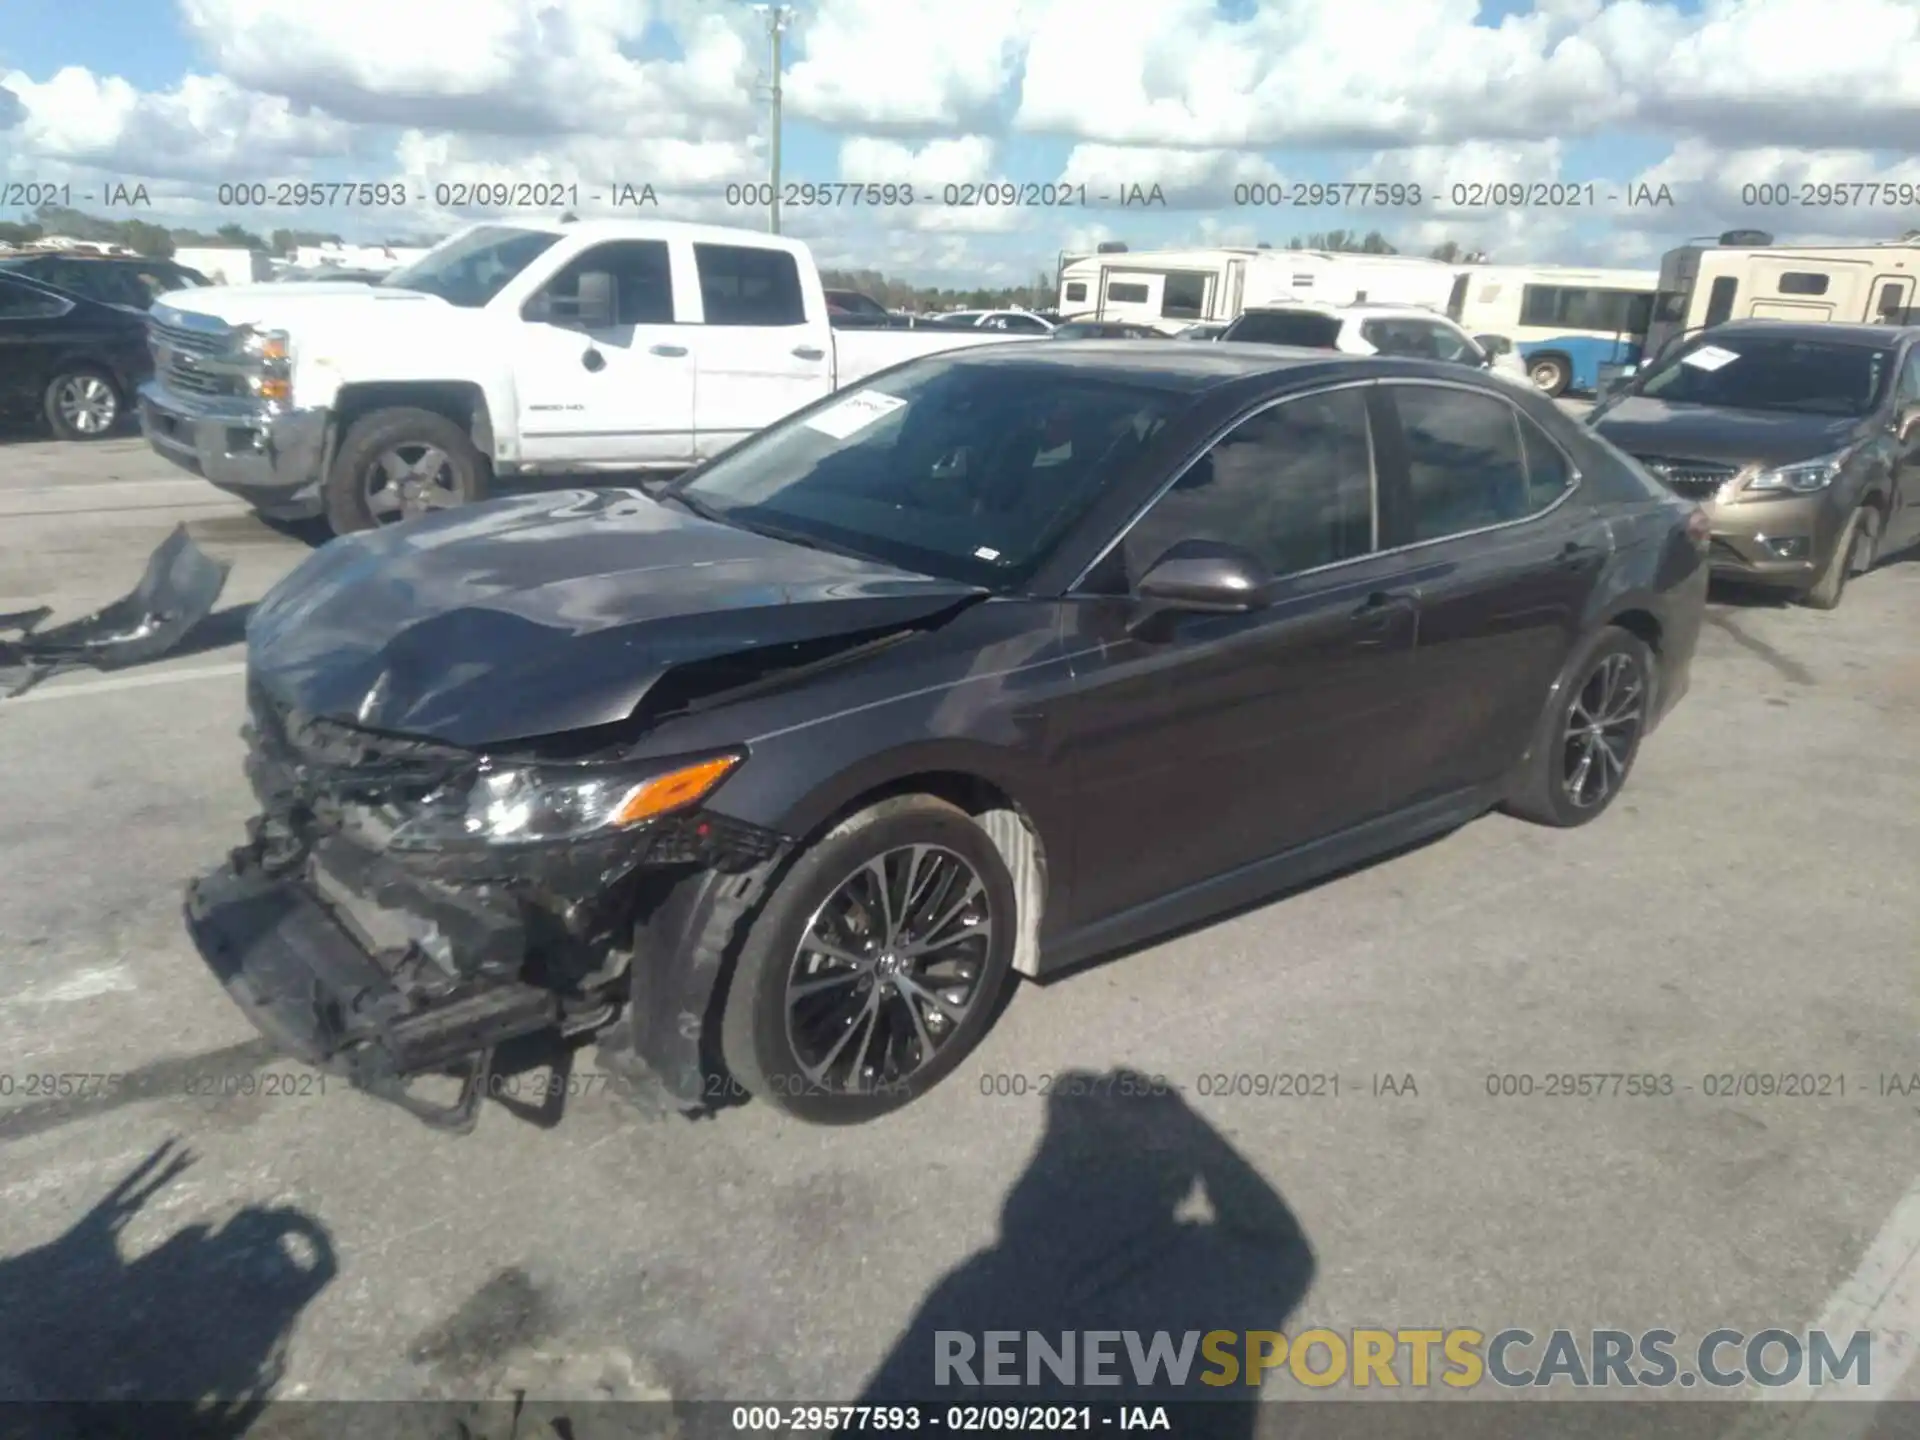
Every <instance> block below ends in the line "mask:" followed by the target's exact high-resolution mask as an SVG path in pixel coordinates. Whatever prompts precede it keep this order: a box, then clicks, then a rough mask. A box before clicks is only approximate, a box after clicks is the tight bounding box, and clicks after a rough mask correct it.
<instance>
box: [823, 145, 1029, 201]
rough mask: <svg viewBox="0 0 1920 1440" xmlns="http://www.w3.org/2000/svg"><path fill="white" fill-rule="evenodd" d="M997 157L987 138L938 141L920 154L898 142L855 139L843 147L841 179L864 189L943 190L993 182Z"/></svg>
mask: <svg viewBox="0 0 1920 1440" xmlns="http://www.w3.org/2000/svg"><path fill="white" fill-rule="evenodd" d="M993 155H994V146H993V141H992V140H991V139H989V138H988V137H987V136H985V135H961V136H959V137H957V138H955V139H952V140H934V141H930V142H929V143H927V144H926V145H923V146H921V147H920V148H919V149H917V150H916V149H915V148H914V147H913V146H911V145H903V144H901V143H899V142H898V141H896V140H880V139H876V138H874V137H873V136H871V135H853V136H849V137H848V138H847V139H846V140H844V141H842V142H841V145H840V178H841V179H842V180H850V181H853V182H854V183H856V184H861V185H912V186H914V187H915V189H916V190H940V189H942V188H943V187H944V186H947V185H959V184H966V183H968V182H975V183H977V182H979V181H982V180H987V179H990V178H992V175H993Z"/></svg>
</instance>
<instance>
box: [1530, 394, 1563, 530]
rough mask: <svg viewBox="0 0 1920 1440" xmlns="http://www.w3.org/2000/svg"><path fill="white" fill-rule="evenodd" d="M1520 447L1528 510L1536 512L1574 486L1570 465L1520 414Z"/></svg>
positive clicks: (1532, 423)
mask: <svg viewBox="0 0 1920 1440" xmlns="http://www.w3.org/2000/svg"><path fill="white" fill-rule="evenodd" d="M1520 448H1521V451H1522V453H1523V454H1524V455H1525V457H1526V462H1527V512H1528V513H1529V514H1538V513H1539V512H1540V511H1542V510H1544V509H1546V508H1547V507H1548V506H1549V505H1551V504H1553V502H1554V501H1556V500H1558V499H1559V498H1560V497H1561V496H1562V495H1564V494H1566V493H1567V491H1568V489H1570V488H1571V487H1572V485H1573V467H1572V466H1571V465H1569V464H1568V463H1567V457H1566V456H1565V455H1563V454H1562V453H1561V452H1560V447H1559V446H1557V445H1555V444H1554V443H1553V442H1552V441H1551V440H1549V439H1548V438H1547V435H1546V432H1545V431H1544V430H1542V429H1541V428H1540V427H1539V426H1538V425H1536V424H1535V423H1534V422H1533V421H1531V420H1529V419H1528V418H1527V417H1526V416H1525V415H1522V416H1521V417H1520Z"/></svg>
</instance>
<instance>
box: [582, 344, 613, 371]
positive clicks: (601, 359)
mask: <svg viewBox="0 0 1920 1440" xmlns="http://www.w3.org/2000/svg"><path fill="white" fill-rule="evenodd" d="M580 363H581V364H582V365H584V366H586V368H587V369H589V370H594V371H599V370H604V369H606V368H607V357H606V356H604V355H602V354H601V353H600V352H599V351H598V350H596V349H594V348H593V347H592V346H591V345H589V346H588V347H587V349H586V353H585V354H583V355H582V356H581V357H580Z"/></svg>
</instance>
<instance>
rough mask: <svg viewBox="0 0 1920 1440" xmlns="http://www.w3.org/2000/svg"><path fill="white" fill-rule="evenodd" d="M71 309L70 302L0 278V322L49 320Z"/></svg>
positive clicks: (71, 304)
mask: <svg viewBox="0 0 1920 1440" xmlns="http://www.w3.org/2000/svg"><path fill="white" fill-rule="evenodd" d="M72 308H73V302H72V301H71V300H62V299H61V298H60V297H59V296H57V295H49V294H47V293H46V292H45V291H41V290H35V289H34V288H33V287H32V286H30V285H16V284H14V283H13V282H12V281H10V280H7V279H5V278H0V320H51V319H52V318H53V317H55V316H56V315H64V314H66V313H67V311H69V310H71V309H72Z"/></svg>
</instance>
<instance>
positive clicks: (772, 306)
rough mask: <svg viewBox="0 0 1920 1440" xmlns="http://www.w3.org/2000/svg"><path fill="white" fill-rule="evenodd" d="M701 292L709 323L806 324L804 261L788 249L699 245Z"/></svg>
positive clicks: (696, 258) (695, 256) (696, 255)
mask: <svg viewBox="0 0 1920 1440" xmlns="http://www.w3.org/2000/svg"><path fill="white" fill-rule="evenodd" d="M693 260H694V265H695V267H696V268H697V269H698V270H699V272H700V295H701V299H702V300H703V301H704V302H705V305H706V319H707V324H709V325H804V324H806V321H807V306H806V300H805V298H804V296H803V295H802V294H801V290H800V267H799V266H798V265H797V264H796V263H795V262H794V258H793V256H792V255H791V254H789V253H788V252H787V251H785V250H768V249H761V248H759V247H756V246H751V245H695V246H694V247H693Z"/></svg>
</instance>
